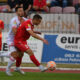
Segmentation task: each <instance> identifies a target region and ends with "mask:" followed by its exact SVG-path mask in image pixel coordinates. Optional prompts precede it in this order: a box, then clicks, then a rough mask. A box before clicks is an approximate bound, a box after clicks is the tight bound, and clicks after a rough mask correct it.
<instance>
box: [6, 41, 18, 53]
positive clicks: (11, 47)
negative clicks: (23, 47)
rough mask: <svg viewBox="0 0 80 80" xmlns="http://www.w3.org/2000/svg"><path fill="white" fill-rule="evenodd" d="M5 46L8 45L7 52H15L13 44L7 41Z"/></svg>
mask: <svg viewBox="0 0 80 80" xmlns="http://www.w3.org/2000/svg"><path fill="white" fill-rule="evenodd" d="M7 44H8V46H9V51H10V52H11V53H12V52H14V51H17V49H16V48H15V46H14V43H13V42H11V41H7Z"/></svg>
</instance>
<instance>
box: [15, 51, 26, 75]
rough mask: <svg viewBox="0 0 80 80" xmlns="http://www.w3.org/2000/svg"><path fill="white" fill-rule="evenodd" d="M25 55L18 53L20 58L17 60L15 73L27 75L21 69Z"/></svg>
mask: <svg viewBox="0 0 80 80" xmlns="http://www.w3.org/2000/svg"><path fill="white" fill-rule="evenodd" d="M23 54H24V53H22V52H19V51H18V57H17V58H16V69H15V71H16V72H19V73H21V74H25V73H24V71H22V70H21V69H20V65H21V62H22V57H23Z"/></svg>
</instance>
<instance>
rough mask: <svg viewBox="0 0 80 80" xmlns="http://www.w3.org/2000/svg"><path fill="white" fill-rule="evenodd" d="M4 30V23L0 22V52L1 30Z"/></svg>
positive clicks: (0, 43) (0, 42) (0, 46)
mask: <svg viewBox="0 0 80 80" xmlns="http://www.w3.org/2000/svg"><path fill="white" fill-rule="evenodd" d="M3 29H4V22H3V21H2V20H0V51H1V48H2V30H3Z"/></svg>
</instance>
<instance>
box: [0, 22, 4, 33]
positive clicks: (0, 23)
mask: <svg viewBox="0 0 80 80" xmlns="http://www.w3.org/2000/svg"><path fill="white" fill-rule="evenodd" d="M3 29H4V22H3V21H0V33H1V32H2V30H3Z"/></svg>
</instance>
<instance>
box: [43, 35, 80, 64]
mask: <svg viewBox="0 0 80 80" xmlns="http://www.w3.org/2000/svg"><path fill="white" fill-rule="evenodd" d="M44 38H45V39H47V40H48V41H49V45H46V44H44V45H43V52H42V62H48V61H55V62H56V63H72V64H74V63H78V64H80V36H79V35H71V34H56V35H45V36H44Z"/></svg>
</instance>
